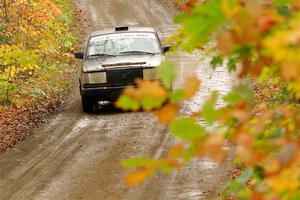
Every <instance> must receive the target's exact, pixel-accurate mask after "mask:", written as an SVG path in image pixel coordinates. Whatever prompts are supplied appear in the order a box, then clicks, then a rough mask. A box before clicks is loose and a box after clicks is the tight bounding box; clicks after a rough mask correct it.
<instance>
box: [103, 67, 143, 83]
mask: <svg viewBox="0 0 300 200" xmlns="http://www.w3.org/2000/svg"><path fill="white" fill-rule="evenodd" d="M137 78H143V69H142V68H134V69H128V68H127V69H108V70H107V72H106V79H107V83H108V84H118V85H129V84H133V83H134V81H135V80H136V79H137Z"/></svg>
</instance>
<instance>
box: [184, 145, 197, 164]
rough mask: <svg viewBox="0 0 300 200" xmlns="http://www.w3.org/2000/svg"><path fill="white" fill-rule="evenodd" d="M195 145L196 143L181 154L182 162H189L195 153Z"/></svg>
mask: <svg viewBox="0 0 300 200" xmlns="http://www.w3.org/2000/svg"><path fill="white" fill-rule="evenodd" d="M196 153H197V147H196V145H191V146H190V147H189V148H188V149H187V150H186V151H185V152H184V156H183V161H184V163H186V164H187V163H189V162H190V161H191V159H192V158H193V157H194V156H195V155H196Z"/></svg>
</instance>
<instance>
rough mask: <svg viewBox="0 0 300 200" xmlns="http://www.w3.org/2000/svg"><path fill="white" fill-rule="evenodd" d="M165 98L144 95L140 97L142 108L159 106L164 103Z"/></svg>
mask: <svg viewBox="0 0 300 200" xmlns="http://www.w3.org/2000/svg"><path fill="white" fill-rule="evenodd" d="M164 101H165V99H161V100H159V99H153V98H152V97H144V98H143V99H142V102H141V104H142V108H143V109H144V110H146V111H148V110H152V109H155V108H158V107H160V106H161V105H162V104H163V103H164Z"/></svg>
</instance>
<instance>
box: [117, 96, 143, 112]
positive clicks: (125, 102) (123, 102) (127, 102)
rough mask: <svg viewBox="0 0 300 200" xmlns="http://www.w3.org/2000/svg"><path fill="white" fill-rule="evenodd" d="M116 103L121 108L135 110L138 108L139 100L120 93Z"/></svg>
mask: <svg viewBox="0 0 300 200" xmlns="http://www.w3.org/2000/svg"><path fill="white" fill-rule="evenodd" d="M116 105H117V106H118V107H119V108H122V109H123V110H133V111H137V110H138V109H140V104H139V102H138V101H137V100H135V99H132V98H130V97H129V96H126V95H122V96H121V97H120V98H119V99H118V101H117V102H116Z"/></svg>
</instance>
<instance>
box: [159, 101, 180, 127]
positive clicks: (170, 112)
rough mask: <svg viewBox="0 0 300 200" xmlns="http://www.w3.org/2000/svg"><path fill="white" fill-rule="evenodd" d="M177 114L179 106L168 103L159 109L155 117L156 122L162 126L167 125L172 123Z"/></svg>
mask: <svg viewBox="0 0 300 200" xmlns="http://www.w3.org/2000/svg"><path fill="white" fill-rule="evenodd" d="M178 113H179V106H178V105H177V104H173V103H168V104H167V105H165V106H164V107H162V108H159V109H158V110H157V111H156V112H155V115H156V116H157V118H158V120H159V121H160V122H161V123H163V124H168V123H170V122H172V121H173V120H174V119H175V118H176V117H177V114H178Z"/></svg>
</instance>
